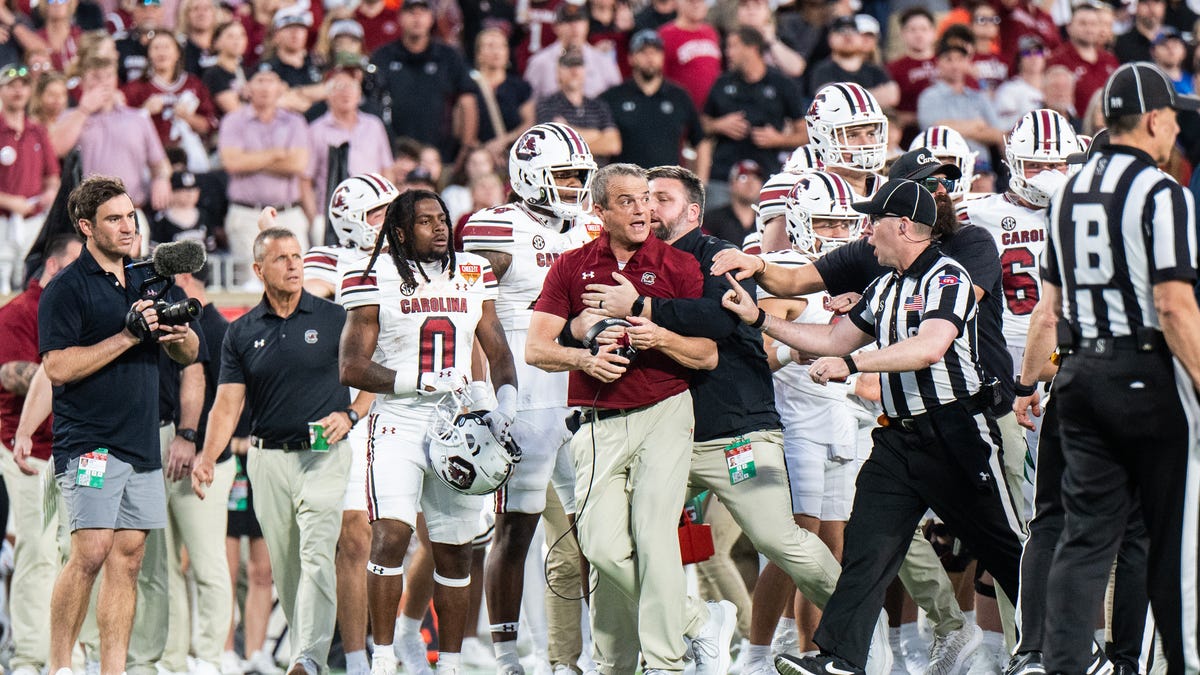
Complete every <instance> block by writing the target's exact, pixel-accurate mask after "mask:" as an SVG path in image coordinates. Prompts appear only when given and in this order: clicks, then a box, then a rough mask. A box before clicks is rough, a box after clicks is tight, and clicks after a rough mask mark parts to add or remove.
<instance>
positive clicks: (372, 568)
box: [367, 563, 383, 576]
mask: <svg viewBox="0 0 1200 675" xmlns="http://www.w3.org/2000/svg"><path fill="white" fill-rule="evenodd" d="M367 571H368V572H370V573H371V574H378V575H380V576H383V566H382V565H376V564H374V563H369V564H367Z"/></svg>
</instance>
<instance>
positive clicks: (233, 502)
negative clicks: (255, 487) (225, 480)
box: [229, 456, 250, 513]
mask: <svg viewBox="0 0 1200 675" xmlns="http://www.w3.org/2000/svg"><path fill="white" fill-rule="evenodd" d="M233 461H234V467H235V468H236V471H237V475H236V476H234V477H233V486H232V487H231V488H230V489H229V510H230V511H236V512H239V513H241V512H244V511H247V510H249V508H250V479H249V478H247V477H246V470H245V469H243V468H242V458H241V457H237V456H235V457H234V458H233Z"/></svg>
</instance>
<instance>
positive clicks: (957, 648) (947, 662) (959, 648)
mask: <svg viewBox="0 0 1200 675" xmlns="http://www.w3.org/2000/svg"><path fill="white" fill-rule="evenodd" d="M981 642H983V631H982V630H980V628H979V626H977V625H975V624H973V623H972V624H967V625H965V626H963V627H962V628H959V629H958V630H956V631H951V632H950V634H949V635H947V636H945V637H937V636H935V637H934V638H933V646H932V647H930V649H929V670H927V671H926V672H927V673H928V674H929V675H960V673H962V672H963V668H964V666H966V664H967V659H968V658H970V656H971V654H972V653H974V652H975V650H976V649H978V648H979V645H980V643H981Z"/></svg>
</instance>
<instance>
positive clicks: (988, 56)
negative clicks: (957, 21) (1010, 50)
mask: <svg viewBox="0 0 1200 675" xmlns="http://www.w3.org/2000/svg"><path fill="white" fill-rule="evenodd" d="M971 35H972V36H973V37H974V38H975V42H974V45H975V53H974V55H972V57H971V61H972V65H973V66H974V68H975V84H976V86H977V87H978V88H979V91H982V92H983V93H985V94H987V95H989V96H993V95H995V92H996V87H999V86H1000V84H1001V83H1002V82H1004V81H1005V80H1007V79H1008V67H1009V64H1010V63H1012V62H1013V60H1012V58H1011V57H1009V56H1008V55H1006V54H1001V53H1000V42H999V40H997V38H998V37H999V36H1000V15H999V14H997V13H996V10H995V8H993V7H992V6H991V5H990V4H988V3H986V2H980V3H979V4H977V5H975V6H974V7H972V8H971Z"/></svg>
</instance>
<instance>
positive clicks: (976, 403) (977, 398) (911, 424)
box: [879, 389, 992, 431]
mask: <svg viewBox="0 0 1200 675" xmlns="http://www.w3.org/2000/svg"><path fill="white" fill-rule="evenodd" d="M991 397H992V392H991V390H990V389H981V390H980V391H979V392H977V393H976V394H975V395H973V396H971V397H970V398H965V399H962V400H959V401H953V402H951V403H943V404H942V405H939V406H934V407H933V408H930V409H928V410H926V411H925V412H923V413H921V414H920V415H913V416H912V417H892V416H890V415H880V416H879V424H880V426H885V427H897V428H900V429H904V430H905V431H917V430H918V429H920V428H921V427H922V426H925V425H928V426H932V424H933V422H932V420H931V415H933V414H935V413H937V412H938V411H940V410H945V409H946V408H949V407H950V406H955V405H957V406H962V407H963V408H966V410H967V412H968V413H970V414H972V415H975V414H978V413H981V412H983V411H985V410H987V409H988V407H989V406H990V405H991Z"/></svg>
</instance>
